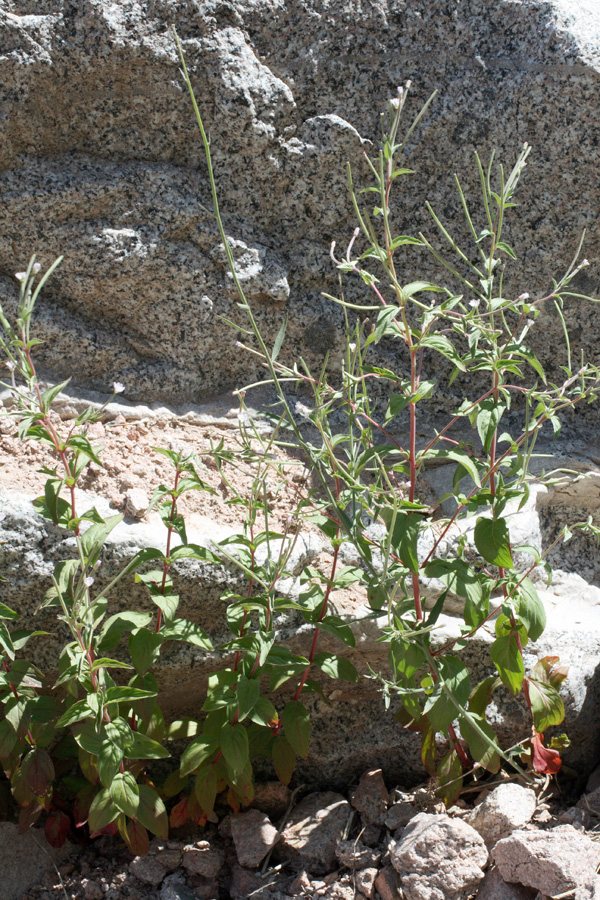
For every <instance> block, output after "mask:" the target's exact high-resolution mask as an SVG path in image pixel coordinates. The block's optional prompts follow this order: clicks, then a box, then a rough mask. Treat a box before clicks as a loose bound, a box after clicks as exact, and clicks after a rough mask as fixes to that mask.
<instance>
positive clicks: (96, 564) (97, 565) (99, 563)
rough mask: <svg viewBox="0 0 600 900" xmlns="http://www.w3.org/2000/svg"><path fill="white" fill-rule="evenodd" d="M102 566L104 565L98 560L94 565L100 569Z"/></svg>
mask: <svg viewBox="0 0 600 900" xmlns="http://www.w3.org/2000/svg"><path fill="white" fill-rule="evenodd" d="M101 565H102V560H101V559H97V560H96V562H95V563H94V568H95V569H99V568H100V566H101Z"/></svg>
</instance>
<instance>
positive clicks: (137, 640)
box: [129, 628, 163, 675]
mask: <svg viewBox="0 0 600 900" xmlns="http://www.w3.org/2000/svg"><path fill="white" fill-rule="evenodd" d="M162 642H163V636H162V634H160V633H158V634H157V633H156V632H154V631H150V630H149V629H148V628H138V630H137V631H132V632H131V634H130V635H129V652H130V654H131V659H132V661H133V664H134V666H135V669H136V672H137V673H138V675H144V674H145V673H146V672H147V671H148V669H150V668H151V667H152V665H153V664H154V663H155V662H156V660H157V659H158V657H159V656H160V646H161V644H162Z"/></svg>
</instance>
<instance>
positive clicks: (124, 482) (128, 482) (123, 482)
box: [119, 475, 137, 491]
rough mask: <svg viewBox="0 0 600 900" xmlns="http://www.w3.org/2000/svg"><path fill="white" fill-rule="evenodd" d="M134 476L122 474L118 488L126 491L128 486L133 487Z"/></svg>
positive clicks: (134, 482) (134, 483)
mask: <svg viewBox="0 0 600 900" xmlns="http://www.w3.org/2000/svg"><path fill="white" fill-rule="evenodd" d="M136 480H137V479H135V478H132V477H131V475H124V476H123V478H121V479H120V480H119V490H121V491H127V490H129V489H130V488H134V487H135V485H136Z"/></svg>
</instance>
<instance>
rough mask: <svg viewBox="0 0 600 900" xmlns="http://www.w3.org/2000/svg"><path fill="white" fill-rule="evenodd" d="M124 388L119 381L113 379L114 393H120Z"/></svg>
mask: <svg viewBox="0 0 600 900" xmlns="http://www.w3.org/2000/svg"><path fill="white" fill-rule="evenodd" d="M124 390H125V385H124V384H121V382H120V381H113V391H114V392H115V394H122V393H123V391H124Z"/></svg>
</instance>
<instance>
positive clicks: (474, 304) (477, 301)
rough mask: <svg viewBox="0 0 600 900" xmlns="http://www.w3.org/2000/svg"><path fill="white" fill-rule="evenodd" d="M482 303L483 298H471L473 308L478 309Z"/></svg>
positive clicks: (470, 304)
mask: <svg viewBox="0 0 600 900" xmlns="http://www.w3.org/2000/svg"><path fill="white" fill-rule="evenodd" d="M480 303H481V300H469V306H472V307H473V309H477V307H478V306H479V304H480Z"/></svg>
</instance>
